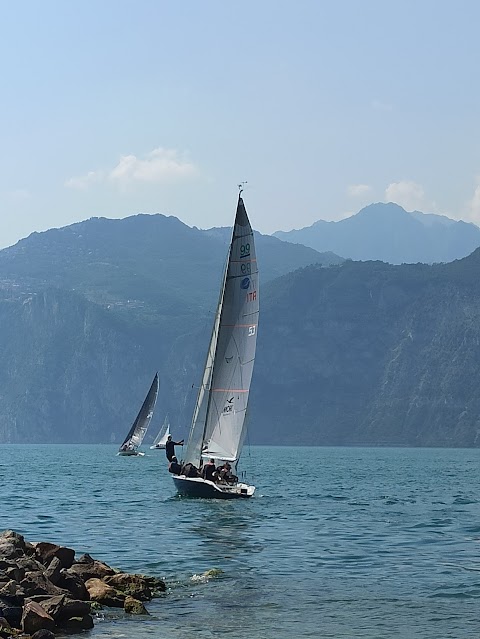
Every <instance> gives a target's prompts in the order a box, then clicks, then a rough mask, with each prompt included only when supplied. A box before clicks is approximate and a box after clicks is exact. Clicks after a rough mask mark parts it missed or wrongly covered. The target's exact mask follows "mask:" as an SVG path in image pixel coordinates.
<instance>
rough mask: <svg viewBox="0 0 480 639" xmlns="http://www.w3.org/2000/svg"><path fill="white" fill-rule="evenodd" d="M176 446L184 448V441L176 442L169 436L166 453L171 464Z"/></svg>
mask: <svg viewBox="0 0 480 639" xmlns="http://www.w3.org/2000/svg"><path fill="white" fill-rule="evenodd" d="M175 446H183V439H181V440H180V441H179V442H174V441H173V439H172V436H171V435H169V436H168V438H167V441H166V443H165V453H166V455H167V459H168V461H169V462H171V461H172V459H173V458H174V457H175Z"/></svg>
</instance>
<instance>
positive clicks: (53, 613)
mask: <svg viewBox="0 0 480 639" xmlns="http://www.w3.org/2000/svg"><path fill="white" fill-rule="evenodd" d="M38 603H39V604H40V605H41V606H42V608H43V609H44V610H45V612H46V613H47V614H48V615H50V617H52V619H53V620H54V621H55V622H56V621H57V619H58V618H59V617H60V614H61V612H62V610H63V606H64V603H65V595H56V596H55V597H49V598H48V599H44V600H43V601H39V602H38Z"/></svg>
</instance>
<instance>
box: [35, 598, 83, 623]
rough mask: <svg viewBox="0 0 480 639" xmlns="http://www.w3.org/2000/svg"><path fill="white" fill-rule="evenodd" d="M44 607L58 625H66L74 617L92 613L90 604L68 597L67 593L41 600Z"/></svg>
mask: <svg viewBox="0 0 480 639" xmlns="http://www.w3.org/2000/svg"><path fill="white" fill-rule="evenodd" d="M39 603H40V605H41V606H42V608H43V609H44V610H45V612H47V613H48V614H49V615H50V616H51V617H52V618H53V620H54V621H55V623H56V624H57V626H61V627H63V626H64V622H65V621H67V620H68V619H71V618H72V617H75V618H82V617H85V616H86V615H89V614H90V604H89V603H88V602H86V601H79V600H78V599H68V598H67V597H66V596H65V595H60V596H56V597H50V598H49V599H45V600H44V601H41V602H39Z"/></svg>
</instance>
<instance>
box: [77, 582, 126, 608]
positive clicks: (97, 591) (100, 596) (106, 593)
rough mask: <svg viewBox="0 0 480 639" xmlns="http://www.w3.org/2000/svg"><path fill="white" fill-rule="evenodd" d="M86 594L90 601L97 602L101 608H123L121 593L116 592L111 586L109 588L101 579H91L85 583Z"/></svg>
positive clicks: (123, 599) (123, 597)
mask: <svg viewBox="0 0 480 639" xmlns="http://www.w3.org/2000/svg"><path fill="white" fill-rule="evenodd" d="M85 586H86V587H87V590H88V594H89V595H90V599H91V600H92V601H98V603H99V604H102V606H111V607H112V608H123V602H124V601H125V595H124V593H123V592H120V591H119V590H116V589H115V588H113V586H109V585H108V584H106V583H105V582H104V581H102V580H101V579H97V578H96V577H93V578H92V579H88V580H87V581H86V582H85Z"/></svg>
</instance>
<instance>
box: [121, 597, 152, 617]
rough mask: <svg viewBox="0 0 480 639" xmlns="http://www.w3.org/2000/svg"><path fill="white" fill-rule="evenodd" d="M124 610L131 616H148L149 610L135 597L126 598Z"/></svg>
mask: <svg viewBox="0 0 480 639" xmlns="http://www.w3.org/2000/svg"><path fill="white" fill-rule="evenodd" d="M123 609H124V610H125V612H128V614H130V615H148V614H149V613H148V610H147V609H146V608H145V606H144V605H143V604H142V602H141V601H139V600H138V599H135V598H134V597H130V595H129V596H127V597H126V598H125V601H124V604H123Z"/></svg>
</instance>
